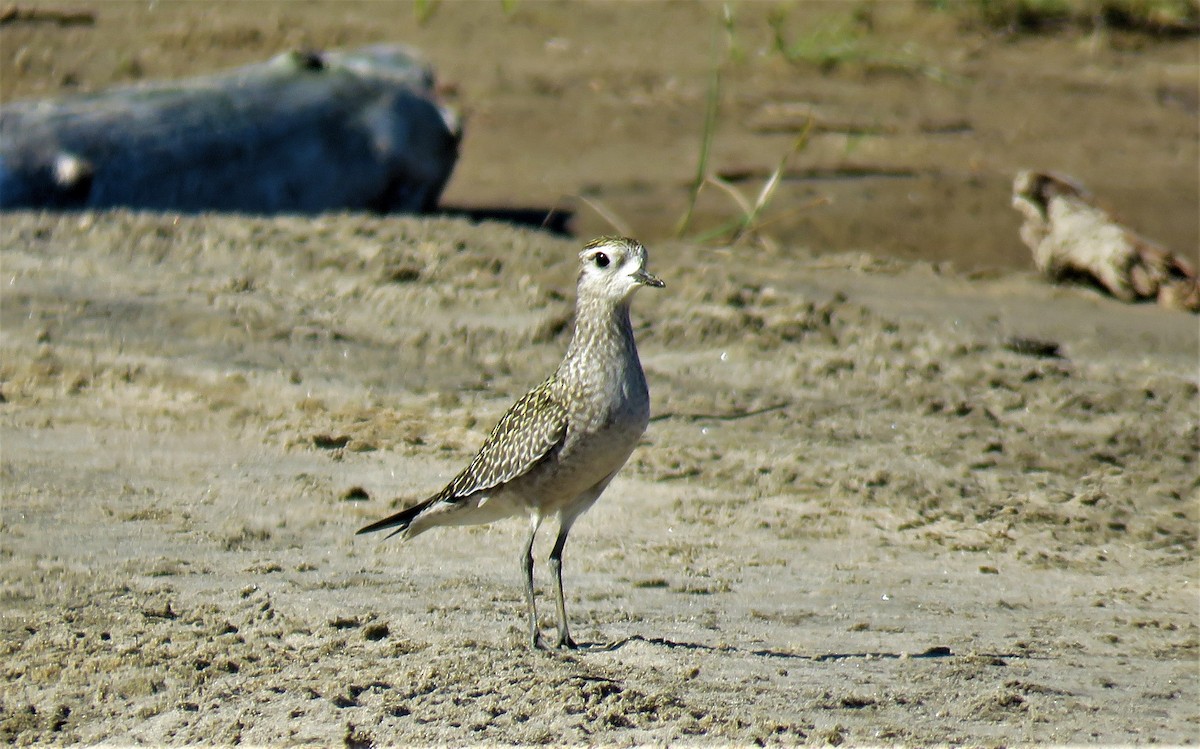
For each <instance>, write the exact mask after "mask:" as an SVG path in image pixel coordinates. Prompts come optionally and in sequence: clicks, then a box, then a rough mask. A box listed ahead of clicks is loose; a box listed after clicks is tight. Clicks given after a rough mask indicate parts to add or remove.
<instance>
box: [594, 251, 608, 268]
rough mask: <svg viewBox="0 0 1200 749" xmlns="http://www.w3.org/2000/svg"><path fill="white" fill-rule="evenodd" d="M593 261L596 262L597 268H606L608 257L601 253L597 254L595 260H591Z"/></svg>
mask: <svg viewBox="0 0 1200 749" xmlns="http://www.w3.org/2000/svg"><path fill="white" fill-rule="evenodd" d="M593 259H594V260H595V261H596V265H598V266H599V267H601V268H607V267H608V255H605V254H604V253H603V252H597V253H596V256H595V258H593Z"/></svg>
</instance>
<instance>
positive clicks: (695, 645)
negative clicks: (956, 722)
mask: <svg viewBox="0 0 1200 749" xmlns="http://www.w3.org/2000/svg"><path fill="white" fill-rule="evenodd" d="M637 642H642V643H646V644H648V645H657V646H659V647H664V648H669V649H671V650H693V651H700V652H706V653H733V654H740V655H753V656H758V657H760V658H781V659H789V660H802V661H812V662H814V663H821V662H825V661H843V660H852V659H862V660H885V659H905V658H925V659H932V658H953V657H956V656H957V654H956V653H955V652H954V651H953V650H951V649H950V648H948V647H946V646H944V645H936V646H934V647H931V648H927V649H925V650H923V651H921V652H919V653H903V652H901V653H892V652H861V653H818V654H814V655H810V654H805V653H793V652H789V651H787V650H775V649H773V648H758V649H749V648H740V647H737V646H736V645H706V644H704V643H699V642H684V641H679V640H670V639H667V638H665V637H644V636H642V635H631V636H629V637H623V638H621V639H619V640H614V641H612V642H587V643H579V644H578V646H577V648H576V650H575V652H579V653H609V652H613V651H616V650H620V649H622V648H624V647H626V646H628V645H631V644H633V643H637ZM975 655H983V656H987V657H994V658H1025V657H1028V656H1027V655H1024V654H1018V653H978V654H975Z"/></svg>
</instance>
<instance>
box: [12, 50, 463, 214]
mask: <svg viewBox="0 0 1200 749" xmlns="http://www.w3.org/2000/svg"><path fill="white" fill-rule="evenodd" d="M459 137H460V130H459V125H458V121H457V119H456V117H455V116H454V114H453V113H451V112H450V111H448V110H446V109H443V108H441V107H439V106H438V103H437V100H436V96H435V92H434V82H433V73H432V70H431V69H430V68H429V66H428V65H426V64H424V63H422V62H421V61H420V59H419V58H418V57H417V56H416V54H415V53H414V52H413V51H412V50H411V49H408V48H405V47H400V46H379V47H368V48H366V49H362V50H357V51H354V52H345V53H339V52H328V53H309V52H290V53H286V54H283V55H280V56H278V57H276V58H274V59H272V60H270V61H268V62H265V63H260V64H256V65H250V66H247V67H244V68H238V69H236V70H232V71H228V72H226V73H222V74H218V75H214V76H208V77H202V78H193V79H187V80H182V81H175V82H169V83H166V82H159V83H153V84H148V85H140V86H132V87H126V88H116V89H112V90H109V91H104V92H101V93H97V94H91V95H84V96H73V97H69V98H63V99H58V100H51V101H44V102H35V101H31V102H18V103H14V104H11V105H8V106H5V107H3V108H0V208H110V207H116V206H125V207H132V208H144V209H155V210H176V211H209V210H225V211H238V212H249V213H278V212H303V213H308V212H317V211H325V210H338V209H369V210H377V211H405V212H422V211H430V210H433V209H434V208H435V207H436V205H437V201H438V197H439V196H440V195H441V192H442V188H443V187H444V186H445V183H446V180H447V179H449V177H450V172H451V170H452V169H453V168H454V162H455V160H456V159H457V157H458V142H459Z"/></svg>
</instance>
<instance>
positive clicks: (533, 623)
mask: <svg viewBox="0 0 1200 749" xmlns="http://www.w3.org/2000/svg"><path fill="white" fill-rule="evenodd" d="M541 523H542V516H541V514H539V513H536V512H535V513H534V514H533V519H532V521H531V522H530V527H529V540H528V541H526V542H525V556H524V557H522V559H521V569H522V571H523V572H524V573H525V606H526V608H527V609H528V610H529V647H531V648H533V649H534V650H539V649H541V650H545V649H546V643H544V642H543V641H542V633H541V631H540V630H539V629H538V618H537V604H535V603H534V601H533V537H534V536H536V535H537V531H538V526H540V525H541Z"/></svg>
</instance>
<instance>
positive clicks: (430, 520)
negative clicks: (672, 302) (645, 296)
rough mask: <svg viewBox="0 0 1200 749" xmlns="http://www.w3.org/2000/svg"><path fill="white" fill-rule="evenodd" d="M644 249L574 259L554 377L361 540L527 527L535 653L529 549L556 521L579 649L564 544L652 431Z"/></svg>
mask: <svg viewBox="0 0 1200 749" xmlns="http://www.w3.org/2000/svg"><path fill="white" fill-rule="evenodd" d="M646 261H647V255H646V248H645V247H643V246H642V244H641V243H640V242H638V241H637V240H635V239H631V238H629V237H617V236H604V237H599V238H597V239H594V240H592V241H591V242H589V243H587V244H586V245H585V246H584V248H583V249H582V250H581V251H580V252H579V278H578V283H577V293H576V302H575V325H574V332H573V334H572V337H571V342H570V344H569V345H568V346H567V351H566V354H565V355H564V357H563V360H562V363H560V364H559V365H558V368H557V369H556V370H555V371H554V373H553V374H551V375H550V376H549V377H548V378H546V380H545V381H543V382H542V383H541V384H540V385H538V386H537V387H535V388H533V389H532V390H530V391H529V392H527V393H526V394H525V395H524V396H522V397H521V398H520V399H519V400H517V402H516V403H514V404H513V405H512V406H511V407H510V408H509V409H508V411H507V412H506V413H505V414H504V416H503V417H501V418H500V421H499V423H497V424H496V426H495V428H494V429H492V431H491V433H490V434H489V435H488V437H487V439H486V440H485V441H484V443H483V446H482V447H481V448H480V449H479V452H478V453H477V454H476V455H475V458H474V459H473V460H472V461H471V462H470V463H469V464H468V465H467V467H466V468H464V469H463V470H462V471H460V472H459V473H458V474H457V475H456V476H455V477H454V478H453V479H451V480H450V482H449V483H448V484H446V486H445V487H444V488H443V489H442V490H441V491H439V492H437V493H436V494H434V495H432V496H430V497H429V498H427V499H425V500H422V501H420V502H417V503H416V504H414V505H413V506H411V507H408V508H406V509H403V510H400V511H399V512H397V513H395V514H393V515H390V516H388V517H386V518H384V519H382V520H379V521H377V522H374V523H371V524H370V525H367V526H365V527H363V528H361V529H359V530H358V533H359V534H362V533H372V532H374V531H381V530H386V529H394V530H393V531H392V533H390V534H389V535H388V536H387V538H391V537H392V536H395V535H400V536H401V537H402V538H403V539H404V540H410V539H412V538H414V537H416V536H418V535H420V534H421V533H424V532H425V531H427V530H429V529H430V528H435V527H438V526H446V525H478V524H485V523H490V522H493V521H495V520H499V519H502V518H506V517H511V516H514V515H521V514H525V515H527V516H528V518H529V534H528V536H527V538H526V540H525V544H524V547H523V550H522V556H521V570H522V573H523V574H524V583H525V608H526V613H527V615H528V618H529V640H528V643H529V645H530V647H531V648H533V649H545V650H549V649H550V648H549V647H548V644H547V641H546V639H545V638H543V636H542V633H541V629H540V627H539V625H538V616H537V605H536V603H535V601H534V592H533V566H534V565H533V541H534V537H535V536H536V535H537V532H538V529H539V528H540V527H541V524H542V521H543V520H545V519H547V518H550V517H553V516H557V519H558V536H557V538H556V539H555V541H554V546H553V548H552V550H551V552H550V556H549V562H550V567H551V571H552V572H553V582H554V597H555V601H554V602H555V610H556V613H557V616H558V621H557V624H558V633H557V639H556V640H555V642H554V647H555V648H557V649H570V650H574V649H576V648H578V647H579V646H578V644H577V643H576V642H575V640H574V639H572V637H571V633H570V628H569V626H568V624H567V613H566V604H565V603H564V601H563V584H562V557H563V547H564V546H565V545H566V542H567V534H568V533H570V531H571V526H572V525H573V524H574V523H575V521H576V520H578V519H579V516H580V515H582V514H583V513H584V512H586V511H587V510H588V508H590V507H591V506H592V505H593V504H594V503H595V502H596V500H597V499H598V498H599V497H600V495H601V494H602V493H603V492H604V490H605V488H607V487H608V485H609V483H610V482H611V481H612V480H613V477H615V476H616V475H617V472H618V471H619V470H620V469H621V467H622V466H624V465H625V462H626V461H627V460H628V459H629V456H630V455H631V454H632V453H633V450H634V448H635V447H636V446H637V444H638V441H639V440H640V439H641V437H642V434H643V433H644V432H645V431H646V426H647V425H648V424H649V421H650V393H649V389H648V387H647V384H646V376H645V373H644V372H643V371H642V365H641V361H640V359H639V358H638V351H637V345H636V343H635V341H634V336H633V326H632V323H631V322H630V318H629V308H630V305H631V303H632V299H633V295H634V293H635V292H636V291H637V290H638V289H640V288H642V287H651V288H663V287H664V286H665V285H666V284H665V283H664V282H663V281H662V279H660V278H658V277H657V276H655V275H653V274H651V273H650V272H649V271H647V270H646Z"/></svg>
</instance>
